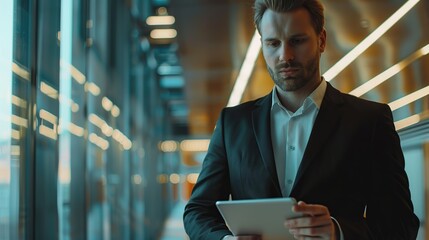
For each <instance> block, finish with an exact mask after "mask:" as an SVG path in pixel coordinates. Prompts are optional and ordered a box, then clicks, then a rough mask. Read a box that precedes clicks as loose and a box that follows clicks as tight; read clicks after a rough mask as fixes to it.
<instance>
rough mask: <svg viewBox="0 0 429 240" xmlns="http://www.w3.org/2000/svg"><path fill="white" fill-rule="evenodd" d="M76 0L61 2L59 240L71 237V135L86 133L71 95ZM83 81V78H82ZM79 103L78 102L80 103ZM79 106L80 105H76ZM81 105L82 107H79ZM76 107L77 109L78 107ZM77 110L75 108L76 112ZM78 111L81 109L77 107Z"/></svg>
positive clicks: (63, 0)
mask: <svg viewBox="0 0 429 240" xmlns="http://www.w3.org/2000/svg"><path fill="white" fill-rule="evenodd" d="M72 13H73V5H72V0H62V1H61V32H60V34H59V36H61V41H60V84H59V86H60V95H59V96H60V98H59V101H60V116H59V117H60V119H61V120H60V124H61V127H62V129H61V132H59V133H60V135H59V160H58V163H59V166H58V197H57V201H58V215H59V228H60V229H59V239H70V237H71V227H70V189H71V188H70V180H71V169H70V156H71V147H70V146H71V135H70V133H73V134H75V135H80V136H83V129H82V128H80V127H78V126H76V125H75V124H73V123H72V122H71V109H72V106H73V105H74V104H76V103H74V102H73V100H72V97H71V86H72V85H71V84H72V76H71V71H70V66H71V64H70V63H71V61H72V27H73V26H72ZM79 79H80V80H81V79H82V78H79ZM76 105H77V104H76ZM75 108H76V107H75ZM77 108H78V107H77ZM75 110H76V109H75ZM73 112H74V111H73ZM76 112H77V110H76Z"/></svg>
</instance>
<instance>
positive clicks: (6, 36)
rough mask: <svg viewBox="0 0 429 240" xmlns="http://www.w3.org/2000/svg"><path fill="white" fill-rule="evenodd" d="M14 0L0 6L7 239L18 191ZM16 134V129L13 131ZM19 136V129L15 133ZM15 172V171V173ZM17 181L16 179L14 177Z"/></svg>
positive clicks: (1, 202) (0, 211)
mask: <svg viewBox="0 0 429 240" xmlns="http://www.w3.org/2000/svg"><path fill="white" fill-rule="evenodd" d="M13 12H14V11H13V2H11V1H6V2H5V3H2V7H1V8H0V29H2V35H3V36H2V37H1V38H0V52H1V54H0V88H1V89H2V94H0V116H1V118H0V239H10V238H11V237H12V236H15V234H16V232H17V230H18V229H17V223H18V222H17V219H16V218H17V216H18V212H17V206H16V201H15V202H11V201H10V200H11V198H15V197H16V195H17V194H18V193H19V191H18V189H19V188H16V187H14V185H16V183H19V182H15V183H14V182H11V175H12V169H11V165H12V164H11V163H12V162H11V161H12V158H13V159H14V160H15V158H16V156H12V152H11V151H12V150H14V153H17V154H18V156H19V151H16V150H17V148H16V147H14V148H13V147H12V123H11V120H12V102H11V100H12V72H11V69H12V49H13ZM15 134H16V133H15ZM17 137H19V132H18V136H17ZM14 175H15V174H14ZM15 181H16V180H15Z"/></svg>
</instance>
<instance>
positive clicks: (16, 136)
mask: <svg viewBox="0 0 429 240" xmlns="http://www.w3.org/2000/svg"><path fill="white" fill-rule="evenodd" d="M12 138H13V139H15V140H19V139H21V134H20V133H19V131H18V130H15V129H12Z"/></svg>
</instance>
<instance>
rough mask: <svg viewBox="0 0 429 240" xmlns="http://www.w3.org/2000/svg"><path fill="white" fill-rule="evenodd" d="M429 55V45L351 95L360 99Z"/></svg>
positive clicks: (356, 89) (358, 88)
mask: <svg viewBox="0 0 429 240" xmlns="http://www.w3.org/2000/svg"><path fill="white" fill-rule="evenodd" d="M428 53H429V44H428V45H426V46H424V47H423V48H421V49H419V50H417V51H416V52H414V53H413V54H412V55H410V56H409V57H407V58H406V59H404V60H402V61H400V62H398V63H397V64H395V65H393V66H392V67H390V68H388V69H387V70H385V71H384V72H382V73H380V74H379V75H377V76H375V77H374V78H372V79H371V80H368V81H367V82H365V83H364V84H362V85H361V86H359V87H357V88H355V89H354V90H353V91H351V92H350V93H349V94H351V95H354V96H357V97H360V96H362V95H363V94H365V93H367V92H369V91H371V90H372V89H373V88H375V87H377V86H378V85H380V84H381V83H383V82H384V81H386V80H387V79H389V78H391V77H392V76H394V75H395V74H397V73H398V72H400V71H401V70H402V69H404V68H405V67H407V66H408V65H410V64H411V63H413V62H414V61H416V60H417V59H419V58H421V57H422V56H425V55H427V54H428Z"/></svg>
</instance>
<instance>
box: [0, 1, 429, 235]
mask: <svg viewBox="0 0 429 240" xmlns="http://www.w3.org/2000/svg"><path fill="white" fill-rule="evenodd" d="M322 2H323V3H324V4H325V6H326V29H327V32H328V46H327V49H326V52H325V53H324V54H323V57H322V61H321V67H322V72H323V73H324V76H325V78H326V79H327V80H329V81H330V83H331V84H333V85H334V86H335V87H337V88H339V89H341V90H342V91H343V92H350V93H351V94H353V95H356V96H361V97H362V98H365V99H369V100H373V101H378V102H383V103H388V104H389V105H390V107H391V108H392V110H393V114H394V118H395V125H396V128H397V130H398V132H399V134H400V137H401V140H402V146H403V150H404V154H405V158H406V170H407V173H408V176H409V179H410V188H411V193H412V200H413V203H414V207H415V212H416V214H417V216H418V217H419V218H420V221H421V228H420V232H419V239H429V234H426V233H425V232H426V230H427V229H428V227H429V225H428V222H427V217H428V214H429V212H428V206H429V196H428V195H427V189H429V180H428V176H429V144H428V140H429V127H428V126H429V125H428V116H429V111H428V110H429V98H428V94H429V56H428V53H429V45H428V44H429V29H428V26H429V1H428V0H420V1H419V0H409V1H406V0H377V1H375V0H374V1H370V0H365V1H363V0H346V1H337V0H322ZM252 4H253V0H2V1H1V2H0V240H15V239H43V240H49V239H63V240H67V239H79V240H80V239H83V240H85V239H88V240H93V239H94V240H96V239H106V240H110V239H111V240H116V239H120V240H127V239H129V240H133V239H148V240H152V239H162V240H175V239H177V240H179V239H187V237H186V234H185V233H184V231H183V226H182V219H181V217H182V212H183V206H184V204H185V203H186V201H187V199H188V197H189V195H190V192H191V189H192V186H193V184H194V183H195V181H196V179H197V177H198V172H199V170H200V168H201V162H202V160H203V158H204V155H205V151H206V150H207V146H208V143H209V139H210V135H211V133H212V131H213V127H214V125H215V122H216V119H217V117H218V114H219V112H220V110H221V109H222V108H223V107H225V106H227V105H235V104H238V103H239V102H243V101H247V100H250V99H254V98H257V97H260V96H263V95H265V94H267V93H268V92H269V91H270V90H271V89H272V87H273V84H272V81H271V79H270V77H269V75H268V74H267V72H266V66H265V64H264V61H263V59H262V57H261V55H260V54H259V55H258V53H259V45H258V42H259V40H258V36H257V35H255V28H254V26H253V22H252V14H253V12H252ZM252 40H253V41H252ZM255 177H258V176H255Z"/></svg>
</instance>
